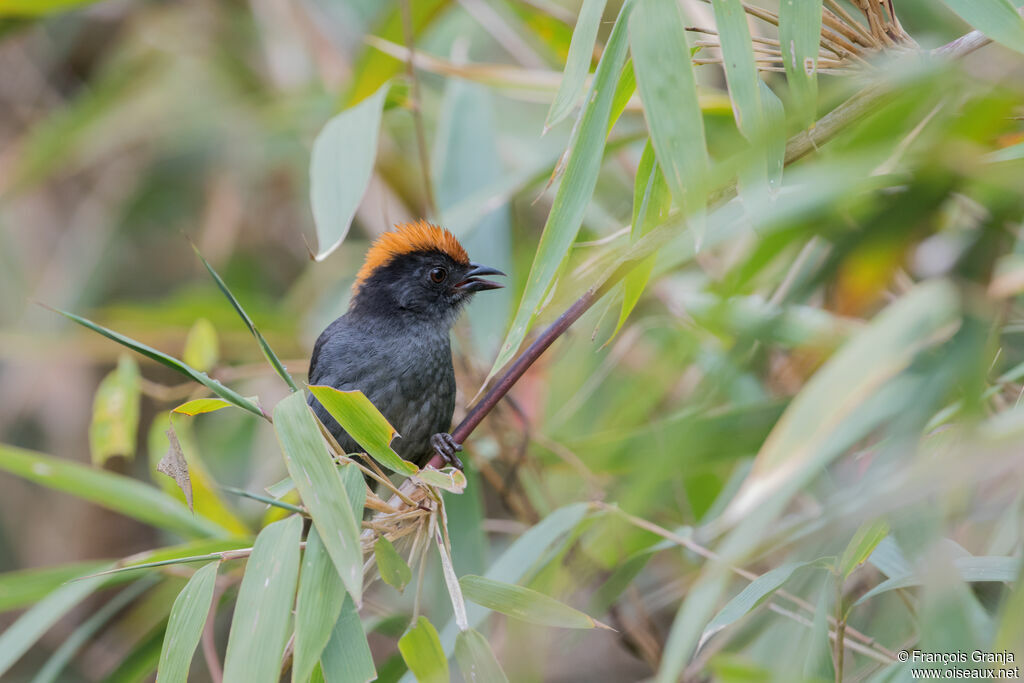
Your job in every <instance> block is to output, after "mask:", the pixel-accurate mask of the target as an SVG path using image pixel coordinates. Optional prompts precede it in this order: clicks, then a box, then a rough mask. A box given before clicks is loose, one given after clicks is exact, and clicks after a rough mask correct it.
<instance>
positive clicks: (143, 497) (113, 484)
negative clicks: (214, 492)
mask: <svg viewBox="0 0 1024 683" xmlns="http://www.w3.org/2000/svg"><path fill="white" fill-rule="evenodd" d="M0 470H4V471H7V472H10V473H11V474H15V475H17V476H19V477H22V478H24V479H27V480H29V481H33V482H35V483H37V484H41V485H42V486H46V487H47V488H51V489H54V490H57V491H63V492H65V493H70V494H72V495H74V496H77V497H78V498H82V499H83V500H88V501H90V502H92V503H96V504H97V505H101V506H103V507H105V508H107V509H109V510H113V511H114V512H118V513H120V514H122V515H126V516H128V517H131V518H133V519H137V520H139V521H141V522H145V523H146V524H152V525H153V526H155V527H159V528H161V529H167V530H168V531H173V532H174V533H176V534H180V535H182V536H185V537H192V538H196V537H204V536H230V535H231V532H230V531H229V530H228V529H225V528H224V527H222V526H221V525H219V524H217V523H216V522H213V521H211V520H209V519H206V518H204V517H199V516H197V515H193V514H192V513H191V512H190V511H189V509H188V508H187V507H185V506H184V505H183V504H182V503H179V502H178V501H177V500H175V499H174V498H171V497H170V496H168V495H167V494H165V493H164V492H162V491H160V490H159V489H157V488H154V487H152V486H148V485H146V484H143V483H142V482H139V481H136V480H134V479H130V478H128V477H124V476H121V475H119V474H113V473H111V472H105V471H103V470H97V469H94V468H92V467H85V466H83V465H79V464H78V463H74V462H70V461H67V460H60V459H58V458H53V457H50V456H48V455H43V454H42V453H35V452H33V451H28V450H25V449H22V448H15V447H14V446H8V445H6V444H0Z"/></svg>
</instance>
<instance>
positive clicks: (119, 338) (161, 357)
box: [52, 309, 263, 417]
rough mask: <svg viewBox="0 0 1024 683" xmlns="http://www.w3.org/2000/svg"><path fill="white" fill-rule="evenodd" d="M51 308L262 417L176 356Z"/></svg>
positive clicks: (249, 403) (255, 408)
mask: <svg viewBox="0 0 1024 683" xmlns="http://www.w3.org/2000/svg"><path fill="white" fill-rule="evenodd" d="M52 310H54V311H56V312H57V313H60V314H61V315H63V316H64V317H66V318H68V319H70V320H73V321H75V322H76V323H78V324H79V325H82V326H83V327H87V328H89V329H90V330H92V331H93V332H98V333H99V334H102V335H103V336H104V337H106V338H107V339H112V340H113V341H116V342H117V343H118V344H121V345H122V346H127V347H128V348H129V349H131V350H133V351H135V352H136V353H140V354H142V355H143V356H145V357H146V358H149V359H150V360H154V361H156V362H157V363H160V364H161V365H163V366H166V367H168V368H171V369H172V370H176V371H178V372H180V373H181V374H183V375H185V376H186V377H189V378H191V379H193V380H195V381H196V382H199V383H200V384H202V385H203V386H205V387H206V388H207V389H209V390H210V391H212V392H213V393H215V394H217V395H218V396H220V397H221V398H223V399H224V400H226V401H228V402H229V403H232V404H234V405H236V406H238V407H239V408H244V409H245V410H248V411H249V412H250V413H252V414H253V415H258V416H260V417H263V411H261V410H260V408H259V406H258V405H256V404H255V403H253V402H252V401H250V400H249V399H247V398H245V397H244V396H242V395H240V394H238V393H237V392H235V391H234V390H232V389H229V388H227V387H226V386H224V385H223V384H221V383H220V382H218V381H217V380H215V379H211V378H210V377H208V376H207V375H206V373H205V372H199V371H198V370H196V369H195V368H193V367H191V366H189V365H186V364H185V363H182V362H181V361H180V360H178V359H177V358H174V357H172V356H168V355H167V354H166V353H164V352H162V351H157V350H156V349H154V348H153V347H151V346H147V345H145V344H143V343H141V342H137V341H135V340H134V339H130V338H129V337H126V336H124V335H123V334H119V333H117V332H114V331H113V330H109V329H107V328H105V327H103V326H102V325H97V324H96V323H94V322H93V321H91V320H88V319H86V318H83V317H81V316H78V315H75V314H74V313H68V312H67V311H61V310H57V309H52Z"/></svg>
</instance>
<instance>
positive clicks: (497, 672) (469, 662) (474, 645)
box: [455, 628, 508, 683]
mask: <svg viewBox="0 0 1024 683" xmlns="http://www.w3.org/2000/svg"><path fill="white" fill-rule="evenodd" d="M455 661H457V662H458V663H459V671H460V672H462V677H463V678H464V679H466V681H467V683H502V682H503V681H504V682H506V683H507V681H508V676H506V675H505V672H504V671H503V670H502V668H501V664H499V663H498V659H497V658H496V657H495V656H494V652H493V651H492V650H491V645H490V643H488V642H487V639H486V638H484V637H483V635H481V633H480V632H479V631H477V630H476V629H475V628H471V629H469V630H466V631H461V632H459V635H458V637H457V638H456V639H455Z"/></svg>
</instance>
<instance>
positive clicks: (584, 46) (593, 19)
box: [544, 0, 606, 130]
mask: <svg viewBox="0 0 1024 683" xmlns="http://www.w3.org/2000/svg"><path fill="white" fill-rule="evenodd" d="M605 2H606V0H583V5H582V6H581V7H580V13H579V16H578V17H577V18H576V28H575V29H573V32H572V40H571V41H570V43H569V56H568V58H567V59H566V60H565V71H564V72H563V74H562V82H561V83H560V84H559V86H558V92H557V93H556V94H555V99H554V101H553V102H552V103H551V108H550V109H549V110H548V116H547V119H546V120H545V121H544V129H545V130H547V129H548V128H553V127H554V126H557V125H558V124H559V123H560V122H561V121H562V119H564V118H565V117H566V116H568V115H569V112H571V111H572V108H573V106H574V105H575V104H576V101H577V100H579V98H580V95H582V94H583V89H584V87H585V86H586V80H587V75H588V74H589V73H590V60H591V58H592V57H593V54H594V41H595V40H597V30H598V28H600V26H601V15H603V14H604V6H605Z"/></svg>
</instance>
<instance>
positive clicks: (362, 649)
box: [320, 595, 377, 683]
mask: <svg viewBox="0 0 1024 683" xmlns="http://www.w3.org/2000/svg"><path fill="white" fill-rule="evenodd" d="M320 664H321V667H322V669H323V675H324V679H325V680H326V681H327V683H368V681H372V680H374V679H376V678H377V669H376V668H374V666H373V655H372V654H371V653H370V646H369V644H367V642H366V633H365V632H364V631H363V624H362V622H361V621H360V620H359V612H357V611H356V605H355V603H354V602H352V598H351V596H348V595H346V596H345V602H344V604H343V605H342V607H341V614H340V615H338V621H337V622H336V623H335V624H334V630H333V631H331V639H330V640H329V641H328V643H327V647H325V648H324V651H323V654H322V655H321V657H320Z"/></svg>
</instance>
